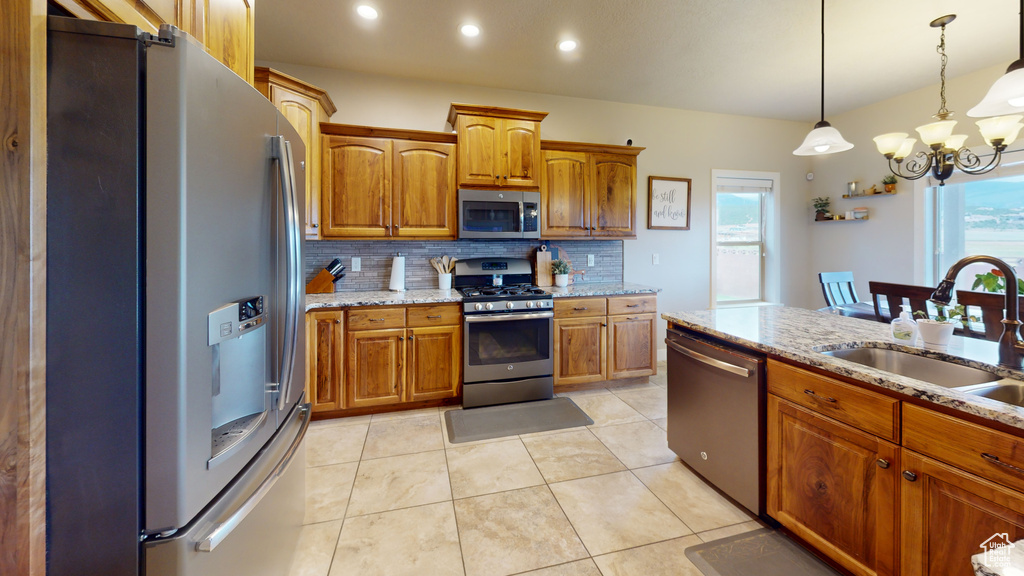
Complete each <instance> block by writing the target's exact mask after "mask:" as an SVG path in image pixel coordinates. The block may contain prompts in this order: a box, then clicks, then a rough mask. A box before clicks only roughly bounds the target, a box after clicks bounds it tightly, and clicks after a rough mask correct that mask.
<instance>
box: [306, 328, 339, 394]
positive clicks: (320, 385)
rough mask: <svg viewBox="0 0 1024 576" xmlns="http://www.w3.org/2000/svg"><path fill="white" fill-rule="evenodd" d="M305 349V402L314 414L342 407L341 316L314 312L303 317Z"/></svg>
mask: <svg viewBox="0 0 1024 576" xmlns="http://www.w3.org/2000/svg"><path fill="white" fill-rule="evenodd" d="M306 330H307V332H306V349H307V350H308V351H309V363H308V364H309V365H308V366H307V368H308V375H307V378H306V400H307V401H308V402H309V403H310V404H312V406H313V411H314V412H322V411H329V410H340V409H342V408H344V407H345V403H344V398H343V397H342V386H341V383H342V381H343V378H344V358H345V356H344V354H343V352H344V342H343V339H344V333H345V324H344V312H342V311H341V310H315V311H313V312H310V313H309V314H307V315H306Z"/></svg>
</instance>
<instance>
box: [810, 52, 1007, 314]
mask: <svg viewBox="0 0 1024 576" xmlns="http://www.w3.org/2000/svg"><path fill="white" fill-rule="evenodd" d="M880 66H884V67H887V68H889V69H892V67H891V66H889V65H888V64H884V63H882V64H880ZM1005 71H1006V67H1005V65H1003V66H996V67H992V68H987V69H984V70H981V71H979V72H975V73H972V74H968V75H965V76H960V77H957V78H947V80H946V107H947V108H948V109H949V110H952V111H954V112H955V116H954V117H953V119H954V120H957V121H958V122H959V124H957V126H956V128H957V129H956V130H955V132H956V133H959V134H967V135H968V139H967V143H966V144H967V146H968V147H972V149H973V150H974V151H975V152H978V153H981V152H987V151H991V149H990V148H989V147H988V146H985V145H983V144H982V140H981V135H980V133H979V132H978V128H977V126H975V125H974V122H975V121H976V120H977V118H969V117H968V116H967V110H969V109H971V108H972V107H974V105H975V104H977V103H978V102H980V101H981V99H982V97H983V96H984V95H985V93H986V92H987V91H988V88H989V87H990V86H991V85H992V83H993V82H995V80H996V79H997V78H999V77H1000V76H1001V75H1002V74H1003V73H1004V72H1005ZM938 108H939V84H938V83H936V84H935V85H934V86H930V87H928V88H923V89H921V90H917V91H914V92H910V93H908V94H904V95H902V96H898V97H896V98H891V99H889V100H884V101H882V102H878V103H876V104H872V105H870V106H866V107H864V108H859V109H857V110H853V111H851V112H848V113H846V114H841V115H838V116H835V117H829V118H828V120H829V121H830V122H831V123H832V125H833V126H834V127H836V128H838V129H839V131H840V132H842V134H843V136H844V137H845V138H846V139H847V140H848V141H850V142H852V143H853V144H854V146H855V147H854V149H853V150H850V151H848V152H843V153H840V154H835V155H832V156H822V157H816V158H815V159H814V160H813V169H814V173H815V178H814V181H813V183H812V185H811V187H810V191H809V193H810V196H809V197H808V199H809V198H813V197H815V196H830V197H831V198H832V206H833V210H835V211H845V210H849V209H852V208H854V207H858V206H866V207H867V208H868V210H869V211H870V213H869V214H870V220H868V221H867V222H818V223H814V224H812V225H811V231H810V234H809V235H808V239H809V241H810V246H811V253H810V261H811V262H810V266H809V269H810V270H812V271H838V270H852V271H853V274H854V278H856V280H857V292H858V296H860V298H861V300H869V299H870V294H869V292H868V281H869V280H877V281H882V282H896V283H900V284H925V280H924V277H923V272H921V271H919V272H918V273H917V274H915V267H914V258H915V252H918V253H919V256H923V247H922V246H921V245H920V244H921V242H920V241H921V238H920V234H916V235H915V232H914V218H915V214H916V215H918V216H920V213H921V212H922V211H923V207H922V205H921V202H920V199H915V194H914V186H915V182H913V181H907V180H903V179H900V180H899V182H898V183H897V187H898V188H897V190H898V193H897V194H896V195H895V196H881V197H865V198H858V199H851V200H844V199H841V198H840V196H842V194H843V192H844V190H845V189H846V184H847V182H850V181H852V180H859V181H860V184H861V186H862V187H870V186H871V184H877V185H878V186H877V188H878V189H881V188H882V186H881V180H882V177H883V176H884V175H885V174H888V173H889V168H888V164H887V162H886V160H885V158H884V157H883V156H882V155H881V154H879V153H878V150H877V148H875V143H874V142H873V141H872V138H874V137H875V136H877V135H879V134H884V133H886V132H908V133H909V134H910V135H911V136H912V137H917V138H918V143H917V149H918V150H923V149H924V146H923V145H922V144H921V143H920V138H919V136H918V134H917V133H916V131H915V130H914V128H915V127H917V126H920V125H922V124H926V123H928V122H932V121H933V119H932V118H931V116H932V115H933V114H935V112H936V111H937V110H938ZM1021 147H1022V144H1021V143H1020V142H1018V143H1014V144H1013V145H1012V147H1011V150H1020V149H1021ZM1011 159H1012V161H1020V160H1021V159H1022V158H1021V155H1020V154H1016V153H1014V154H1011V155H1010V156H1009V158H1007V160H1005V161H1011ZM986 161H987V159H986ZM922 182H923V181H922ZM807 283H808V284H807V289H808V290H810V289H812V288H813V289H814V290H817V285H818V284H817V279H816V278H809V279H808V280H807ZM818 298H821V296H820V294H819V295H818Z"/></svg>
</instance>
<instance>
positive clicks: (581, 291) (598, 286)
mask: <svg viewBox="0 0 1024 576" xmlns="http://www.w3.org/2000/svg"><path fill="white" fill-rule="evenodd" d="M545 290H547V291H548V292H550V293H551V295H552V296H553V297H555V298H564V297H572V296H617V295H623V294H656V293H658V292H661V288H654V287H651V286H644V285H642V284H633V283H630V282H595V283H593V284H586V283H583V282H581V283H577V284H572V285H570V286H568V287H566V288H559V287H557V286H548V287H546V288H545ZM444 302H462V295H460V294H459V293H458V291H456V290H406V291H404V292H392V291H390V290H359V291H346V292H334V293H331V294H307V295H306V312H309V311H310V310H316V309H318V308H347V307H350V306H401V305H403V304H440V303H444Z"/></svg>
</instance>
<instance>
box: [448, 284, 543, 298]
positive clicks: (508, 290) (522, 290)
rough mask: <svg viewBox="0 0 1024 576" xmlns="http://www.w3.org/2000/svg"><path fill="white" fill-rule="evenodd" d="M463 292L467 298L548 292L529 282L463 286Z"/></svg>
mask: <svg viewBox="0 0 1024 576" xmlns="http://www.w3.org/2000/svg"><path fill="white" fill-rule="evenodd" d="M461 292H462V295H463V296H464V297H466V298H481V297H493V298H508V297H512V296H534V295H546V294H547V292H545V291H544V290H542V289H540V288H537V287H536V286H531V285H529V284H517V285H514V286H483V287H467V288H462V289H461Z"/></svg>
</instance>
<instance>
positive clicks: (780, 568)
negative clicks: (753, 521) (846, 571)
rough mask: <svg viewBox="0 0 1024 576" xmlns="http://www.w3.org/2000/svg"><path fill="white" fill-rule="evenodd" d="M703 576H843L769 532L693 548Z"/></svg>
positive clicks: (692, 559)
mask: <svg viewBox="0 0 1024 576" xmlns="http://www.w3.org/2000/svg"><path fill="white" fill-rule="evenodd" d="M685 553H686V557H687V558H689V559H690V562H693V564H694V565H695V566H697V568H699V569H700V571H701V572H702V573H703V574H704V576H750V575H751V574H756V575H757V576H840V574H839V573H838V572H836V571H835V570H833V569H832V568H830V567H829V566H828V565H826V564H825V563H824V562H822V561H821V560H818V559H817V558H816V557H815V556H814V555H813V554H811V553H810V552H808V551H806V550H804V549H803V548H801V547H800V546H799V545H797V544H796V543H795V542H793V541H792V540H790V539H789V538H786V537H785V536H783V535H782V534H781V533H779V532H777V531H775V530H771V529H768V528H765V529H761V530H755V531H753V532H746V533H744V534H739V535H737V536H730V537H728V538H722V539H721V540H712V541H711V542H708V543H706V544H699V545H697V546H690V547H689V548H687V549H686V552H685Z"/></svg>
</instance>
